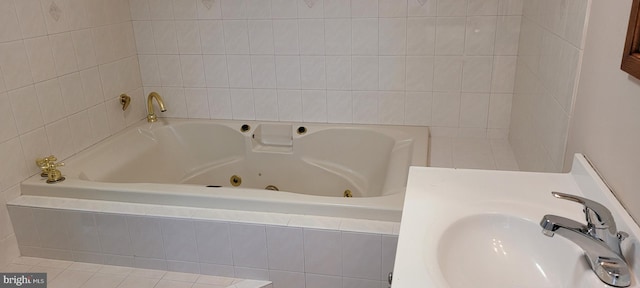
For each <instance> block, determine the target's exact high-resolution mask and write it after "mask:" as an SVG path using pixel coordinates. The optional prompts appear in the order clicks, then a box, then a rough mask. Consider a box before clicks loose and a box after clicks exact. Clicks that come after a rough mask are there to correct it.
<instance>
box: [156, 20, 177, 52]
mask: <svg viewBox="0 0 640 288" xmlns="http://www.w3.org/2000/svg"><path fill="white" fill-rule="evenodd" d="M151 25H152V28H153V40H154V42H155V46H156V51H157V52H158V54H177V53H178V38H177V36H176V27H175V24H174V22H173V21H155V20H154V21H152V22H151Z"/></svg>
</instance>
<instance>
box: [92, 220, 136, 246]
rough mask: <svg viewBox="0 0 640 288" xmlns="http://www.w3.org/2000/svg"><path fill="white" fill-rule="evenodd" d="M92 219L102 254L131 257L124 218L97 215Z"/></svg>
mask: <svg viewBox="0 0 640 288" xmlns="http://www.w3.org/2000/svg"><path fill="white" fill-rule="evenodd" d="M94 217H95V220H96V227H97V229H98V235H99V237H100V246H101V249H102V250H101V251H102V252H103V253H107V254H117V255H133V254H132V251H131V246H130V244H129V243H130V237H129V230H128V228H127V222H126V220H125V216H122V215H115V214H101V213H97V214H95V216H94Z"/></svg>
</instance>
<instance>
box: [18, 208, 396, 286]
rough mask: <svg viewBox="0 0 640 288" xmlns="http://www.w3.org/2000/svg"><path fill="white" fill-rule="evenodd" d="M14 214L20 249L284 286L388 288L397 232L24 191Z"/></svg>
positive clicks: (367, 224)
mask: <svg viewBox="0 0 640 288" xmlns="http://www.w3.org/2000/svg"><path fill="white" fill-rule="evenodd" d="M53 207H57V208H53ZM9 212H10V215H11V219H12V220H13V222H14V226H15V227H16V236H17V238H18V243H19V245H20V249H21V252H22V255H23V256H34V257H46V258H52V259H60V260H73V261H81V262H89V263H99V264H108V265H118V266H131V267H137V268H147V269H161V270H169V271H176V272H187V273H200V274H206V275H216V276H225V277H236V278H245V279H257V280H270V281H272V282H273V283H274V284H273V285H274V287H284V288H299V287H308V288H313V287H345V288H346V287H387V286H385V283H386V277H387V273H388V272H390V271H392V269H393V262H394V258H395V247H396V244H397V231H398V229H399V223H394V222H380V221H371V220H353V219H340V218H329V217H318V216H301V215H290V214H275V213H259V212H243V211H229V210H213V209H201V208H185V207H171V208H169V207H167V206H155V205H144V204H125V203H116V202H106V201H93V200H69V199H62V198H51V197H37V196H21V197H19V198H17V199H16V200H14V201H12V202H11V203H10V204H9ZM305 285H306V286H305Z"/></svg>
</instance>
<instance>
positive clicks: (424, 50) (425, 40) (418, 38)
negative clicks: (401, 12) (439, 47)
mask: <svg viewBox="0 0 640 288" xmlns="http://www.w3.org/2000/svg"><path fill="white" fill-rule="evenodd" d="M411 1H412V0H409V2H411ZM435 41H436V18H434V17H421V18H408V19H407V55H433V54H434V51H435Z"/></svg>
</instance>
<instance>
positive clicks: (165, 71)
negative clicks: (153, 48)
mask: <svg viewBox="0 0 640 288" xmlns="http://www.w3.org/2000/svg"><path fill="white" fill-rule="evenodd" d="M157 60H158V70H159V72H160V83H162V85H163V86H182V85H183V81H182V68H181V66H180V56H178V55H158V59H157Z"/></svg>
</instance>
